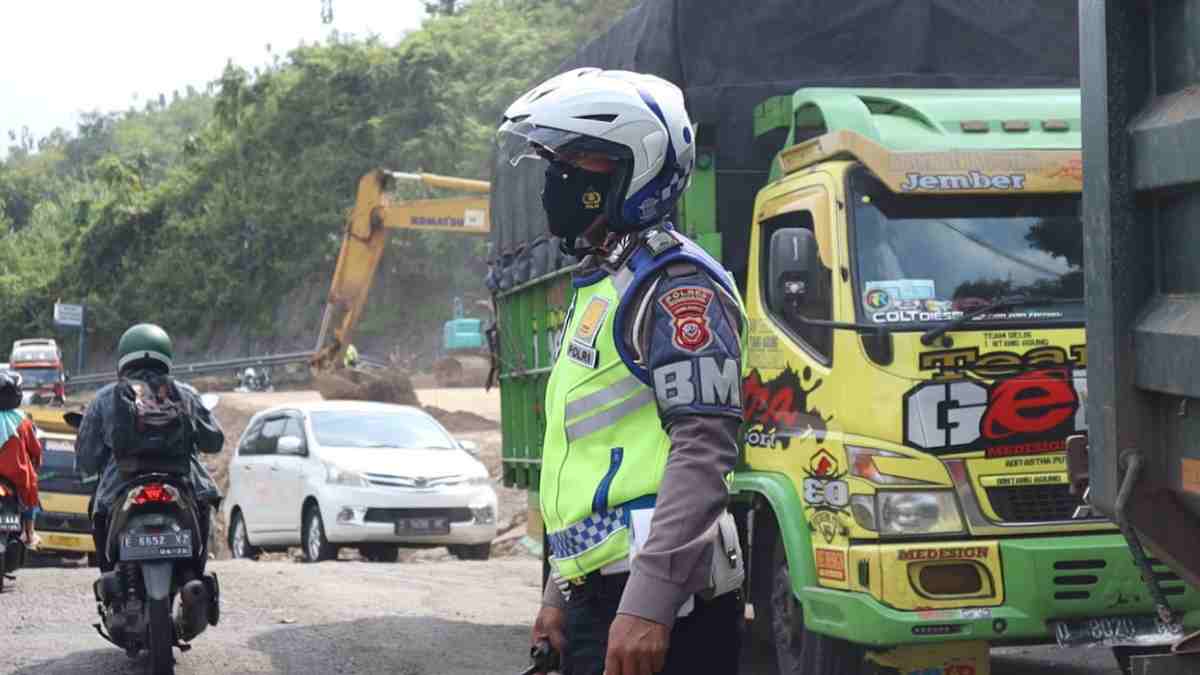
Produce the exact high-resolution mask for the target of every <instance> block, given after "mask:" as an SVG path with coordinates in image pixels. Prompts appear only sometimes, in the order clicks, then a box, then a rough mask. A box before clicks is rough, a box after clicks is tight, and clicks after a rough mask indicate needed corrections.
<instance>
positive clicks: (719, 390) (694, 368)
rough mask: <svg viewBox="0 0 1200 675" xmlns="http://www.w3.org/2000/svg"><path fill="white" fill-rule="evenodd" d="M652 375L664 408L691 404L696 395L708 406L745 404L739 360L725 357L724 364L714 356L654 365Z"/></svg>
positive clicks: (659, 399) (694, 401)
mask: <svg viewBox="0 0 1200 675" xmlns="http://www.w3.org/2000/svg"><path fill="white" fill-rule="evenodd" d="M653 376H654V394H655V396H656V397H657V398H658V404H659V407H660V408H662V409H663V410H667V409H670V408H674V407H676V406H681V405H692V404H693V403H696V399H697V394H699V401H700V403H703V404H705V405H724V406H740V405H741V404H742V399H741V378H739V377H738V367H737V360H736V359H725V362H724V363H722V364H718V363H717V359H716V357H713V356H704V357H701V358H698V359H691V360H688V361H678V362H676V363H671V364H667V365H665V366H660V367H658V368H655V369H654V373H653ZM697 390H699V391H698V392H697Z"/></svg>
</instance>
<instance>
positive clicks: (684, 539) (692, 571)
mask: <svg viewBox="0 0 1200 675" xmlns="http://www.w3.org/2000/svg"><path fill="white" fill-rule="evenodd" d="M628 239H630V238H629V237H627V238H626V240H625V241H623V242H621V244H618V246H617V247H616V248H617V250H621V249H632V248H633V246H632V242H630V241H628ZM623 261H624V257H623V256H621V255H620V254H618V255H617V257H616V258H615V259H614V257H610V258H608V259H607V260H605V259H600V258H598V257H596V256H592V257H589V258H587V259H585V260H584V262H583V265H582V266H581V267H580V269H579V271H578V272H577V273H578V274H580V275H588V274H594V273H596V271H597V270H599V269H604V270H606V271H608V272H610V273H615V272H616V270H617V269H619V267H620V265H619V263H620V262H623ZM680 267H683V268H684V269H680ZM697 271H698V270H696V269H695V268H692V267H691V266H690V265H682V266H675V267H668V268H667V269H664V270H662V271H661V272H659V273H658V274H656V275H654V276H653V277H652V278H650V279H648V280H647V281H646V282H645V283H644V284H643V286H642V287H641V288H639V289H638V290H637V292H636V294H635V295H634V296H633V300H632V301H633V302H634V303H635V306H636V307H637V308H638V311H631V312H628V314H627V316H629V317H631V320H629V321H628V322H627V323H628V324H629V325H627V326H615V327H614V330H615V331H616V332H618V334H620V335H622V336H623V339H624V340H625V341H626V345H627V346H629V347H630V348H631V349H632V351H633V353H635V354H636V355H637V356H638V358H639V360H640V361H642V362H643V363H644V362H645V356H646V355H647V354H650V353H651V350H652V349H653V348H654V347H656V346H657V345H655V344H652V341H653V340H663V339H666V340H669V339H670V338H669V337H667V336H664V335H663V334H662V333H661V332H656V331H654V330H653V326H652V322H651V318H650V315H651V312H649V311H644V310H645V307H644V305H646V304H647V303H650V302H653V300H654V298H653V297H652V296H653V295H654V294H653V293H652V290H653V289H654V288H655V287H656V286H657V285H658V283H659V282H660V281H662V280H663V279H665V278H667V277H668V276H670V275H676V274H687V273H689V272H690V273H695V272H697ZM720 296H721V300H722V308H723V310H724V311H725V315H726V318H727V320H730V323H731V325H734V326H738V327H739V328H740V327H741V324H742V314H741V310H740V308H739V306H738V303H737V301H736V300H734V299H733V298H732V297H729V296H728V295H727V294H725V293H723V292H722V293H720ZM738 372H739V373H740V372H741V364H740V363H739V364H738ZM740 427H741V419H739V418H736V417H731V416H728V415H701V414H685V415H678V416H675V417H672V418H671V419H669V420H668V421H666V422H665V430H666V432H667V436H668V437H669V438H670V439H671V450H670V453H669V454H668V456H667V468H666V472H665V474H664V475H663V479H662V483H661V485H660V486H659V491H658V499H657V502H656V507H655V510H654V517H653V520H652V521H651V528H650V536H649V538H648V539H647V540H646V542H645V544H644V545H643V547H642V549H641V551H639V553H638V556H637V558H636V559H635V560H634V563H633V567H632V569H631V571H630V576H629V581H628V583H627V584H626V586H625V592H624V594H623V595H622V597H621V604H620V607H619V608H618V610H617V611H618V612H619V613H621V614H631V615H634V616H638V617H641V618H644V619H648V620H650V621H654V622H656V623H659V624H662V625H665V626H667V627H670V626H672V625H673V624H674V622H675V616H676V614H677V613H678V611H679V608H680V607H681V606H682V605H683V603H685V602H686V601H687V599H688V598H689V597H690V596H691V595H692V594H694V593H697V592H699V591H702V590H705V589H706V588H707V587H708V585H709V570H710V566H711V563H712V555H713V546H714V542H713V540H712V537H711V532H712V531H713V527H712V526H713V525H714V524H715V523H716V521H717V519H718V518H720V516H721V514H722V513H723V512H724V510H725V507H726V505H727V503H728V501H729V489H728V487H727V486H726V484H725V475H726V474H727V473H729V472H730V471H732V470H733V467H734V465H735V463H736V462H737V456H738V445H737V439H738V432H739V429H740ZM542 604H543V605H547V606H551V607H564V606H565V604H566V602H565V598H564V597H563V594H562V592H561V591H560V589H559V587H558V586H557V585H556V584H554V583H547V584H546V587H545V590H544V592H543V594H542Z"/></svg>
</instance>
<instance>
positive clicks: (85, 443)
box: [75, 323, 225, 572]
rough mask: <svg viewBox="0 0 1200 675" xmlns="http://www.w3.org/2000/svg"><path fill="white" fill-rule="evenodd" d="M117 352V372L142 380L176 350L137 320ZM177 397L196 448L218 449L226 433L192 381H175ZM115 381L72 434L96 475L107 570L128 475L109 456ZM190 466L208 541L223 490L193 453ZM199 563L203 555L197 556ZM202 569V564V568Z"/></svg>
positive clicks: (101, 556)
mask: <svg viewBox="0 0 1200 675" xmlns="http://www.w3.org/2000/svg"><path fill="white" fill-rule="evenodd" d="M117 352H118V354H119V356H118V361H117V373H118V375H120V376H121V377H122V378H131V379H135V380H145V379H147V376H148V375H153V374H157V375H166V374H169V373H170V372H171V364H172V360H173V358H174V349H173V347H172V345H171V338H170V336H169V335H167V332H166V331H164V330H163V329H162V328H161V327H159V326H156V325H154V324H148V323H141V324H137V325H135V326H132V327H131V328H129V330H127V331H125V333H124V335H122V336H121V340H120V342H119V343H118V344H117ZM175 384H176V387H177V388H178V389H179V393H180V395H181V396H184V397H188V398H189V399H190V404H191V405H190V409H191V411H192V421H193V423H194V425H195V432H196V433H195V438H196V448H195V449H196V450H199V451H200V452H205V453H217V452H220V451H221V448H222V446H223V445H224V443H225V434H224V432H223V431H221V425H220V424H218V422H217V420H216V418H214V417H213V416H212V413H210V412H209V411H208V409H206V408H205V407H204V406H203V405H202V404H201V402H200V395H199V394H198V393H197V392H196V390H195V389H193V388H192V387H191V386H189V385H187V384H184V383H182V382H176V383H175ZM116 386H117V385H116V384H110V385H107V386H105V387H103V388H101V389H100V391H98V392H97V393H96V398H95V399H93V400H92V402H91V403H89V404H88V407H87V410H86V411H84V414H83V421H82V422H81V423H80V425H79V435H78V436H77V437H76V439H75V453H76V461H77V462H78V463H79V467H80V468H81V469H82V470H83V472H84V473H85V474H86V475H95V474H100V480H99V483H98V484H97V485H96V493H95V495H94V497H93V498H92V507H91V511H92V533H93V535H92V536H93V537H94V539H95V543H96V556H97V558H98V560H99V563H100V569H101V571H103V572H107V571H109V570H111V569H112V566H113V561H111V560H108V557H107V547H106V546H105V543H106V541H107V539H108V516H109V513H110V512H111V510H112V507H113V503H114V501H115V500H116V499H117V498H118V497H119V496H120V494H121V488H122V487H123V485H124V484H125V483H126V482H127V481H128V480H129V479H130V478H132V476H129V475H127V474H125V473H124V472H122V471H120V470H119V469H118V467H117V463H116V462H115V461H114V460H113V442H112V438H113V429H114V414H113V413H114V410H113V407H114V403H113V389H114V388H115V387H116ZM190 463H191V471H190V473H189V474H188V475H187V476H186V477H185V478H184V481H185V482H186V483H187V486H188V487H190V488H191V490H192V494H193V495H194V497H195V500H196V504H197V505H198V506H199V507H200V508H199V509H198V513H197V517H198V520H199V525H200V540H201V541H202V542H205V545H206V546H207V542H208V533H209V524H210V521H211V513H210V509H211V508H212V507H215V506H216V505H217V504H219V503H220V501H221V492H220V490H218V489H217V485H216V483H215V482H214V481H213V479H212V476H210V475H209V473H208V470H207V469H205V468H204V465H203V464H201V463H200V460H199V458H198V457H197V456H196V454H195V453H194V452H193V454H192V458H191V461H190ZM199 558H200V560H201V563H200V564H201V566H202V567H203V564H204V563H203V561H204V560H205V559H206V558H207V554H206V553H205V554H204V555H201V556H200V557H199ZM202 571H203V569H201V572H202Z"/></svg>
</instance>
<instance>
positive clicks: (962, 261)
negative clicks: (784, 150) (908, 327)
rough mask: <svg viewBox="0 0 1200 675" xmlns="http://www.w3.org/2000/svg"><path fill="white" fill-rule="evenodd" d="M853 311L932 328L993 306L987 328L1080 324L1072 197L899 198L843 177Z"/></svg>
mask: <svg viewBox="0 0 1200 675" xmlns="http://www.w3.org/2000/svg"><path fill="white" fill-rule="evenodd" d="M850 190H851V193H850V194H851V199H850V204H851V207H850V211H851V213H850V216H851V220H852V227H853V237H854V251H855V258H856V275H855V283H856V291H857V298H858V302H857V305H858V311H859V313H860V316H861V317H862V319H863V320H865V321H867V322H870V323H877V324H931V323H932V324H937V323H941V322H945V321H953V320H955V319H958V318H961V317H962V315H963V314H964V313H966V312H970V311H971V310H973V309H978V308H981V307H984V306H986V305H987V304H989V303H992V302H995V301H996V300H999V299H1002V298H1006V297H1014V296H1026V297H1030V298H1045V299H1046V300H1047V302H1045V303H1037V302H1024V303H1020V304H1019V305H1018V306H1011V307H1004V308H1000V309H998V310H997V311H995V312H985V313H983V314H980V315H979V316H978V317H976V318H975V319H973V320H972V323H974V322H988V323H1000V324H1004V323H1029V322H1031V321H1053V322H1082V321H1083V319H1084V305H1083V301H1082V298H1083V225H1082V222H1081V220H1080V215H1079V204H1080V200H1079V196H1078V195H1051V196H1042V195H1021V194H1004V195H997V196H990V195H965V196H954V195H902V194H895V193H893V192H891V191H890V190H888V189H887V187H885V186H884V185H883V183H881V182H880V181H879V180H877V179H876V178H875V177H874V176H872V175H871V174H870V173H869V172H868V171H867V170H866V169H864V168H862V167H859V168H858V169H856V170H854V171H853V172H852V173H851V176H850Z"/></svg>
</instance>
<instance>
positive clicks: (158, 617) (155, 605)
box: [146, 598, 175, 675]
mask: <svg viewBox="0 0 1200 675" xmlns="http://www.w3.org/2000/svg"><path fill="white" fill-rule="evenodd" d="M146 604H147V605H148V607H149V614H150V616H149V617H148V618H149V626H148V627H147V633H148V637H149V639H148V640H146V643H147V644H146V651H147V652H148V656H149V658H148V659H147V661H146V666H147V670H146V672H147V673H149V675H175V653H174V651H173V650H174V649H175V622H174V621H172V620H171V599H170V598H165V599H163V600H147V601H146Z"/></svg>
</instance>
